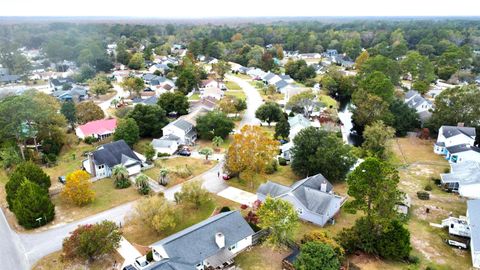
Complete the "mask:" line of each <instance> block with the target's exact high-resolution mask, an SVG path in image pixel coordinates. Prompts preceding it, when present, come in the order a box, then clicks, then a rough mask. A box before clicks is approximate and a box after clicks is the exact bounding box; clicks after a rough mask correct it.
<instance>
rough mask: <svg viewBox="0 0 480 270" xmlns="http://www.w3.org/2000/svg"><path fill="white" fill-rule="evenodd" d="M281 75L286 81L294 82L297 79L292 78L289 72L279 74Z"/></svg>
mask: <svg viewBox="0 0 480 270" xmlns="http://www.w3.org/2000/svg"><path fill="white" fill-rule="evenodd" d="M279 76H280V79H282V80H284V81H286V82H287V83H294V82H295V80H294V79H292V77H290V75H288V74H284V75H279Z"/></svg>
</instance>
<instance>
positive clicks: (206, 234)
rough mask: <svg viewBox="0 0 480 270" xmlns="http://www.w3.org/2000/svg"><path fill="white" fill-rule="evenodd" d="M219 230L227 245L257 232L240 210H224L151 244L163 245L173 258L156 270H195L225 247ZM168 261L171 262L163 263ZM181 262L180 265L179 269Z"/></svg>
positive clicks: (226, 246)
mask: <svg viewBox="0 0 480 270" xmlns="http://www.w3.org/2000/svg"><path fill="white" fill-rule="evenodd" d="M216 233H222V234H223V235H224V236H225V248H228V247H230V246H231V245H233V244H235V243H237V242H239V241H240V240H242V239H244V238H246V237H248V236H251V235H253V234H254V232H253V230H252V228H251V227H250V225H248V223H247V222H246V221H245V219H244V218H243V217H242V215H241V214H240V212H239V211H230V212H225V213H220V214H218V215H215V216H213V217H210V218H208V219H206V220H204V221H202V222H200V223H197V224H195V225H193V226H191V227H189V228H187V229H185V230H183V231H180V232H178V233H176V234H173V235H171V236H169V237H167V238H164V239H162V240H160V241H158V242H156V243H154V244H153V245H151V246H152V247H153V248H155V246H162V247H163V248H164V249H165V251H166V253H167V254H168V256H169V257H170V259H168V260H165V262H164V263H162V262H160V263H159V264H157V265H158V267H157V265H155V266H154V267H153V268H152V269H156V270H160V269H162V270H163V269H181V270H183V269H195V268H194V267H195V265H197V264H198V263H201V262H202V261H203V260H204V259H206V258H208V257H210V256H212V255H215V254H217V253H218V252H219V251H220V250H221V249H220V248H219V247H218V246H217V244H216V242H215V234H216ZM165 263H167V264H170V265H169V266H163V264H165ZM177 264H178V265H179V268H175V266H176V265H177ZM166 267H171V268H166ZM183 267H185V268H183Z"/></svg>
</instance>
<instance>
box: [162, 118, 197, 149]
mask: <svg viewBox="0 0 480 270" xmlns="http://www.w3.org/2000/svg"><path fill="white" fill-rule="evenodd" d="M162 131H163V136H169V135H175V136H177V137H178V138H179V144H180V145H192V144H194V143H195V141H196V140H197V132H196V131H195V127H194V126H193V124H192V123H190V122H188V121H186V120H184V119H182V118H179V119H177V120H175V121H173V122H171V123H169V124H168V125H166V126H165V127H163V128H162Z"/></svg>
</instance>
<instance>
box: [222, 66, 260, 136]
mask: <svg viewBox="0 0 480 270" xmlns="http://www.w3.org/2000/svg"><path fill="white" fill-rule="evenodd" d="M225 78H226V79H227V80H230V81H233V82H236V83H237V84H238V85H239V86H240V87H241V88H242V89H243V92H245V95H246V96H247V110H246V111H245V113H244V114H243V119H242V121H240V128H242V127H243V126H244V125H260V123H261V121H260V119H258V118H256V117H255V111H256V110H257V109H258V107H260V106H261V105H262V104H263V100H262V96H260V94H259V93H258V91H257V89H256V88H255V87H253V86H252V85H251V84H250V83H248V82H247V81H245V80H243V79H241V78H239V77H237V76H233V75H226V76H225Z"/></svg>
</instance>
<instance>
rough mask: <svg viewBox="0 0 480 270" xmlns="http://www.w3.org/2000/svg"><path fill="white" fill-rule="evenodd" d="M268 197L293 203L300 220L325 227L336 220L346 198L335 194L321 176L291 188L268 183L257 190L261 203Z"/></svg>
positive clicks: (297, 183) (304, 180) (302, 181)
mask: <svg viewBox="0 0 480 270" xmlns="http://www.w3.org/2000/svg"><path fill="white" fill-rule="evenodd" d="M267 196H270V197H272V198H276V199H281V200H285V201H287V202H289V203H291V204H292V205H293V206H294V207H295V209H296V210H297V213H298V217H299V218H301V219H303V220H306V221H308V222H312V223H314V224H316V225H319V226H325V224H327V222H329V221H330V220H332V219H334V217H335V215H336V214H337V213H338V212H339V211H340V207H341V206H342V204H343V202H344V201H345V198H343V197H340V196H338V195H335V194H334V193H333V186H332V184H330V182H328V181H327V179H325V177H323V175H321V174H317V175H314V176H311V177H307V178H305V179H303V180H300V181H297V182H295V183H294V184H293V185H291V186H289V187H288V186H284V185H281V184H277V183H274V182H271V181H268V182H267V183H264V184H262V185H260V186H259V187H258V190H257V197H258V199H259V200H260V201H264V200H265V199H266V198H267Z"/></svg>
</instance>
